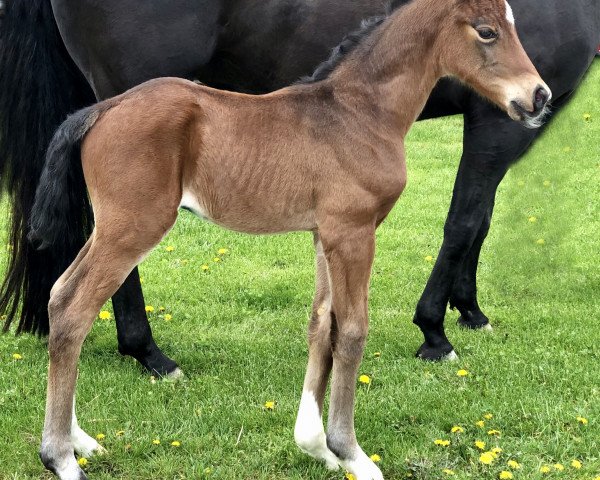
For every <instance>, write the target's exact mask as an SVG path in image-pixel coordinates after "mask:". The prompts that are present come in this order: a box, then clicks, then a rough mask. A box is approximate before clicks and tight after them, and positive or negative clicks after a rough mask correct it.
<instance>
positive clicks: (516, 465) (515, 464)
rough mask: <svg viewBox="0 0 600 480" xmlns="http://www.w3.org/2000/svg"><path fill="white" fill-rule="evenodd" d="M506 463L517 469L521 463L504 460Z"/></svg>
mask: <svg viewBox="0 0 600 480" xmlns="http://www.w3.org/2000/svg"><path fill="white" fill-rule="evenodd" d="M506 464H507V465H508V466H509V467H510V468H512V469H513V470H518V469H519V468H521V464H520V463H519V462H517V461H516V460H509V461H508V462H506Z"/></svg>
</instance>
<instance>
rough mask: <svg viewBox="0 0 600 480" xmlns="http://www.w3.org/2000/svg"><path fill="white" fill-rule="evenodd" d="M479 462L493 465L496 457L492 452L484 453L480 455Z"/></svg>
mask: <svg viewBox="0 0 600 480" xmlns="http://www.w3.org/2000/svg"><path fill="white" fill-rule="evenodd" d="M479 461H480V462H481V463H483V464H484V465H491V464H492V463H494V455H492V453H491V452H483V453H482V454H481V455H479Z"/></svg>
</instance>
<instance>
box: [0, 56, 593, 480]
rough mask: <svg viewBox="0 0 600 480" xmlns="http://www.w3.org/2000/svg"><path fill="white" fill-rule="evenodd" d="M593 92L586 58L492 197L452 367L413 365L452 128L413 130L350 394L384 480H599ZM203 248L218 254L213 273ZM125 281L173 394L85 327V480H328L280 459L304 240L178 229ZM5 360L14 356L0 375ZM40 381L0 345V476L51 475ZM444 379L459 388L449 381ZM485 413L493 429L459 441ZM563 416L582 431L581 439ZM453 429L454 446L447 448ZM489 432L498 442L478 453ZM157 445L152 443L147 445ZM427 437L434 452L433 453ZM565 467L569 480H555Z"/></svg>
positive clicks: (300, 343) (446, 190) (16, 343)
mask: <svg viewBox="0 0 600 480" xmlns="http://www.w3.org/2000/svg"><path fill="white" fill-rule="evenodd" d="M599 84H600V62H598V61H596V62H595V65H594V68H593V69H592V72H591V73H590V74H589V76H588V77H587V79H586V81H585V83H584V85H583V87H582V88H581V89H580V90H579V92H578V94H577V96H576V98H575V99H574V100H573V101H572V102H571V103H570V104H569V106H568V107H567V108H566V109H565V110H564V111H563V112H562V113H561V114H560V115H559V116H558V118H556V119H555V121H554V122H553V124H552V126H551V127H550V128H549V129H548V131H547V132H546V133H545V135H544V137H543V140H542V141H540V142H538V143H537V144H536V146H535V147H534V148H533V149H532V150H531V151H530V152H529V154H528V155H527V157H526V158H525V159H524V160H523V161H522V162H521V163H520V164H518V165H517V166H515V167H514V168H513V169H512V170H511V171H510V172H509V174H508V175H507V178H506V180H505V181H504V182H503V184H502V185H501V188H500V191H499V193H498V199H497V207H496V213H495V217H494V222H493V226H492V230H491V233H490V236H489V238H488V240H487V242H486V244H485V247H484V250H483V254H482V258H481V266H480V275H479V290H480V303H481V305H482V306H483V308H484V311H485V312H486V313H487V314H488V316H489V317H490V318H491V320H492V322H493V324H494V326H495V332H494V333H493V334H484V333H482V332H468V331H461V330H459V328H458V327H457V326H456V324H455V319H456V317H457V314H456V313H455V312H452V313H449V314H448V316H447V330H448V334H449V337H450V338H451V340H452V342H453V343H454V345H455V347H456V349H457V351H458V353H459V355H460V361H459V362H458V363H443V364H429V363H423V362H421V361H418V360H416V359H415V358H413V355H414V352H415V351H416V349H417V348H418V346H419V345H420V343H421V334H420V332H419V330H418V329H417V328H416V327H415V326H413V325H412V323H411V319H412V314H413V310H414V307H415V305H416V302H417V300H418V297H419V295H420V293H421V291H422V288H423V286H424V284H425V281H426V279H427V276H428V275H429V273H430V270H431V266H432V265H431V263H428V262H427V261H426V260H425V259H424V257H425V256H427V255H432V256H435V255H436V253H437V251H438V248H439V245H440V242H441V235H442V226H443V222H444V219H445V215H446V212H447V209H448V203H449V201H450V196H451V191H452V184H453V180H454V175H455V172H456V168H457V162H458V159H459V157H460V152H461V124H462V119H461V118H460V117H454V118H448V119H442V120H436V121H428V122H424V123H421V124H418V125H416V126H415V127H414V129H413V130H412V132H411V134H410V137H409V140H408V159H409V160H408V163H409V167H408V168H409V184H408V187H407V189H406V192H405V193H404V195H403V196H402V198H401V200H400V201H399V202H398V205H397V206H396V208H395V209H394V211H393V212H392V214H391V215H390V217H389V219H388V220H387V221H386V222H385V223H384V225H383V226H382V227H381V228H380V230H379V232H378V251H377V256H376V261H375V267H374V274H373V281H372V288H371V304H370V312H371V331H370V336H369V340H368V345H367V349H366V354H365V360H364V362H363V365H362V367H361V373H366V374H369V375H371V376H372V378H373V383H372V385H371V386H370V388H368V389H367V388H365V387H363V386H361V387H360V388H359V392H358V402H357V403H358V404H357V409H356V426H357V433H358V437H359V440H360V441H361V443H362V445H363V447H364V448H365V450H366V451H367V452H368V453H378V454H379V455H381V457H382V462H381V468H382V471H383V472H384V475H385V476H386V479H389V480H395V479H401V478H405V477H406V475H407V474H408V473H411V474H412V475H413V478H417V479H423V480H426V479H431V480H432V479H439V478H444V474H443V473H442V469H444V468H451V469H453V470H454V471H455V472H456V475H455V476H454V477H453V478H457V479H467V478H469V479H478V480H481V479H493V478H497V477H498V473H499V472H500V470H502V469H506V461H507V460H508V459H515V460H518V461H519V462H520V463H521V464H522V468H521V469H520V470H518V471H516V472H514V474H515V478H516V479H519V478H520V479H533V480H535V479H538V478H542V475H541V474H540V473H539V468H540V466H541V465H542V464H554V463H556V462H560V463H562V464H564V465H565V466H566V469H565V471H564V472H562V473H560V472H557V471H553V473H551V474H550V475H546V476H543V477H544V478H557V479H558V478H564V479H593V478H595V477H596V476H597V475H600V458H599V457H600V453H599V452H600V402H599V398H600V375H599V374H600V326H599V324H598V322H599V321H600V301H599V300H600V275H599V269H598V265H599V261H600V258H599V253H598V252H599V251H600V249H599V242H598V238H600V224H599V221H598V219H599V218H600V215H599V213H600V212H599V211H598V205H599V203H600V194H599V190H598V180H599V173H600V97H599V96H598V88H597V87H598V85H599ZM585 113H589V114H590V115H591V119H590V120H584V114H585ZM545 181H549V182H550V183H549V184H548V183H546V185H548V186H545V185H544V182H545ZM531 216H535V217H536V218H537V222H535V223H533V222H530V221H529V220H528V218H529V217H531ZM540 238H541V239H544V240H545V244H544V245H539V244H537V243H536V241H537V240H538V239H540ZM167 245H172V246H174V247H175V249H174V251H172V252H168V251H166V250H165V247H166V246H167ZM220 247H227V248H228V249H229V250H230V253H229V254H228V255H226V256H225V257H224V259H223V261H222V262H220V263H218V264H217V263H214V262H213V261H212V259H213V257H215V253H216V251H217V249H218V248H220ZM205 263H206V264H209V265H210V270H209V271H208V272H202V271H201V265H202V264H205ZM141 272H142V276H143V277H144V290H145V294H146V301H147V304H149V305H153V306H154V307H155V308H156V311H155V312H154V313H152V314H151V315H150V316H151V322H152V326H153V329H154V333H155V336H156V338H157V341H158V343H159V344H160V345H161V346H162V347H163V348H164V350H165V351H166V352H167V353H168V354H169V355H171V356H172V357H173V358H175V359H176V360H177V361H178V362H179V363H180V365H181V366H182V368H183V369H184V371H185V372H186V374H187V381H185V382H178V383H171V382H161V381H157V382H152V381H151V380H150V378H149V377H148V376H147V375H145V374H144V373H142V372H141V371H140V368H139V367H138V366H137V365H136V364H135V363H134V362H133V361H132V360H131V359H129V358H122V357H120V356H119V355H118V353H116V337H115V328H114V324H113V322H112V321H107V320H98V321H97V322H96V324H95V326H94V328H93V331H92V333H91V334H90V336H89V337H88V340H87V342H86V344H85V347H84V351H83V354H82V359H81V362H80V377H79V385H78V416H79V419H80V423H81V425H82V427H83V428H84V429H85V430H86V431H87V432H88V433H90V434H92V435H95V434H97V433H104V434H105V435H106V438H105V439H104V440H103V441H102V443H103V444H104V445H105V446H106V447H107V449H108V450H109V455H108V456H106V457H104V458H101V459H91V460H90V462H89V464H88V465H87V467H86V470H87V471H88V472H89V473H90V474H91V477H92V478H94V479H97V480H100V479H113V478H121V479H199V478H205V477H209V478H215V479H248V480H249V479H253V480H255V479H261V480H267V479H269V480H270V479H297V480H300V479H302V480H307V479H341V478H343V473H342V472H338V473H330V472H328V471H327V470H325V468H324V467H322V466H321V465H319V464H318V463H316V462H315V461H313V460H311V459H309V458H307V457H306V456H304V455H303V454H302V453H301V452H300V451H299V450H298V449H296V448H295V446H294V443H293V435H292V430H293V424H294V417H295V413H296V409H297V407H298V402H299V397H300V393H301V386H302V379H303V375H304V368H305V363H306V358H307V347H306V341H305V329H306V326H307V320H308V313H309V305H310V303H311V296H312V291H313V251H312V243H311V237H310V235H309V234H291V235H285V236H275V237H252V236H244V235H240V234H236V233H231V232H227V231H225V230H221V229H219V228H217V227H215V226H212V225H210V224H206V223H202V222H200V221H198V220H197V219H195V218H193V217H192V216H191V215H188V214H187V213H182V215H181V217H180V219H179V222H178V223H177V226H176V227H175V228H174V230H173V231H172V232H171V233H170V235H169V236H168V238H167V239H165V241H164V242H163V244H162V245H161V247H160V248H157V249H156V250H155V251H154V252H153V254H152V255H151V256H150V257H149V258H148V259H147V260H146V261H145V262H144V264H143V265H142V266H141ZM159 306H164V307H165V308H166V313H169V314H171V315H172V316H173V318H172V320H170V321H167V320H165V319H164V314H163V313H160V312H158V307H159ZM15 352H17V353H19V354H21V355H22V356H23V358H22V359H21V360H13V357H12V355H13V353H15ZM374 352H381V357H380V358H375V357H374V355H373V354H374ZM46 368H47V355H46V351H45V347H44V345H43V344H42V343H40V342H39V341H38V340H36V339H35V338H32V337H29V336H22V337H19V338H15V337H13V336H11V335H4V336H2V337H0V478H2V479H39V478H50V476H49V474H47V473H45V472H44V470H43V469H42V466H41V464H40V462H39V460H38V458H37V449H38V444H39V438H40V434H41V429H42V423H43V414H44V399H45V383H46V382H45V379H46ZM459 368H464V369H466V370H468V371H469V373H470V374H469V375H468V376H467V377H465V378H459V377H458V376H457V375H456V372H457V370H458V369H459ZM268 400H274V401H276V402H277V405H276V408H275V410H274V411H272V412H270V411H266V410H265V409H264V408H263V404H264V403H265V401H268ZM487 412H489V413H492V414H493V418H492V419H491V420H489V421H487V422H486V427H485V428H484V429H480V428H478V427H476V426H475V425H474V423H475V422H476V421H477V420H479V419H481V418H482V416H483V415H484V414H485V413H487ZM578 416H583V417H586V418H587V419H589V424H588V425H587V426H584V425H581V424H578V422H577V420H576V418H577V417H578ZM453 425H462V426H463V427H464V428H465V433H463V434H460V435H456V434H450V433H449V430H450V429H451V427H452V426H453ZM242 429H243V431H242ZM488 429H498V430H500V431H501V432H502V435H501V436H500V437H499V438H492V437H489V436H488V435H487V430H488ZM120 430H123V431H124V432H125V433H124V435H122V436H116V435H115V432H117V431H120ZM240 432H241V434H240ZM155 438H160V440H161V444H160V445H158V446H153V445H152V440H153V439H155ZM438 438H439V439H450V440H451V441H452V444H451V446H450V447H447V448H444V447H438V446H435V445H434V443H433V441H434V440H435V439H438ZM477 439H481V440H485V441H487V442H488V447H489V448H491V447H493V446H496V445H497V446H500V447H501V448H502V449H503V450H504V451H503V453H502V454H501V456H500V458H499V459H498V460H497V461H496V462H495V463H494V464H493V465H492V466H489V467H486V466H483V465H481V464H480V463H479V462H478V460H477V459H478V453H477V452H476V451H475V448H474V446H473V442H474V441H475V440H477ZM173 440H178V441H180V442H181V446H180V447H179V448H176V447H172V446H171V445H170V443H171V441H173ZM573 459H579V460H580V461H581V462H582V463H583V468H581V469H580V470H575V469H573V468H572V467H570V466H569V464H570V462H571V460H573ZM206 468H209V469H210V470H211V473H210V474H208V475H207V474H205V473H204V470H205V469H206Z"/></svg>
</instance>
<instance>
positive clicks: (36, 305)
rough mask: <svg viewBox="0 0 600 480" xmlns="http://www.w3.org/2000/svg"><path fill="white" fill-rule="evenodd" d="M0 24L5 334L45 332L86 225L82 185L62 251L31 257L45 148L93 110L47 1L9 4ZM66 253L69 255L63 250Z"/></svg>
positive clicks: (0, 290) (0, 299) (74, 190)
mask: <svg viewBox="0 0 600 480" xmlns="http://www.w3.org/2000/svg"><path fill="white" fill-rule="evenodd" d="M4 5H5V10H6V11H5V12H4V16H3V17H1V18H0V178H1V179H2V183H1V187H2V190H4V191H6V192H7V193H8V194H9V200H10V205H9V207H10V227H9V229H10V231H9V234H8V243H9V250H8V252H7V253H8V256H9V259H8V265H7V272H6V276H5V279H4V281H3V283H2V285H1V286H0V314H4V315H6V321H5V323H4V330H8V328H9V327H10V325H11V323H12V322H15V321H16V322H18V327H17V332H32V333H38V334H46V333H47V332H48V313H47V308H48V298H49V295H50V288H51V287H52V285H53V284H54V282H55V280H56V279H57V278H58V276H59V275H60V274H61V273H62V271H63V270H64V268H65V267H66V266H67V265H68V264H69V263H70V261H71V260H72V259H73V257H74V255H75V254H76V253H77V251H79V248H80V247H81V246H82V245H83V242H84V241H85V238H86V234H87V233H88V232H87V231H86V230H87V229H88V227H89V222H88V221H87V220H86V219H89V218H90V215H89V211H90V210H89V205H88V203H87V196H86V189H85V184H84V183H82V182H81V179H79V181H78V183H73V184H72V185H71V190H70V192H69V195H70V196H71V197H74V198H77V201H76V205H72V206H73V208H76V209H78V210H79V217H78V218H79V220H78V221H77V222H75V223H74V224H75V225H78V226H79V227H81V231H75V229H71V231H70V235H71V237H70V238H65V239H63V240H64V242H63V244H62V245H61V248H59V249H56V250H53V249H48V250H43V251H37V250H36V249H35V248H34V247H33V246H32V245H31V244H30V243H29V242H28V241H27V232H28V225H29V224H30V219H31V213H32V208H33V202H34V197H35V192H36V188H37V185H38V181H39V178H40V175H41V173H42V168H43V167H44V157H45V152H46V148H47V147H48V143H49V142H50V139H51V138H52V134H53V133H54V131H55V130H56V128H57V127H58V126H59V125H60V123H61V122H62V121H63V120H64V119H65V118H66V116H67V114H69V113H70V112H74V111H75V110H77V109H79V108H82V107H84V106H86V105H90V104H92V103H94V101H95V98H94V95H93V93H92V90H91V89H90V87H89V86H88V84H87V82H86V81H85V79H84V78H83V75H82V74H81V73H80V72H79V70H78V69H77V67H76V66H75V64H74V63H73V61H72V60H71V58H70V57H69V54H68V53H67V51H66V49H65V46H64V44H63V42H62V39H61V36H60V33H59V32H58V28H57V26H56V22H55V20H54V16H53V13H52V6H51V4H50V0H9V1H8V2H5V3H4ZM68 246H71V247H68Z"/></svg>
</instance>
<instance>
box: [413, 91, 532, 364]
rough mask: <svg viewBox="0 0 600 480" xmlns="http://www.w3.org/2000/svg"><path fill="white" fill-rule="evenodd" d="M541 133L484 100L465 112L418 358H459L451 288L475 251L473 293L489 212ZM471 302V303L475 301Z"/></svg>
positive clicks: (418, 315)
mask: <svg viewBox="0 0 600 480" xmlns="http://www.w3.org/2000/svg"><path fill="white" fill-rule="evenodd" d="M537 134H538V130H528V129H526V128H524V127H523V126H521V125H520V124H518V123H516V122H513V121H512V120H510V119H509V118H508V117H506V114H505V113H503V112H501V111H500V110H498V109H496V108H495V107H494V106H492V105H489V104H487V103H486V102H485V101H483V100H479V99H473V100H472V101H471V105H470V107H469V108H468V109H467V113H466V114H465V131H464V141H463V145H464V151H463V156H462V159H461V163H460V167H459V169H458V175H457V177H456V182H455V184H454V192H453V196H452V203H451V205H450V211H449V213H448V218H447V220H446V225H445V227H444V241H443V243H442V248H441V249H440V253H439V255H438V258H437V261H436V263H435V266H434V268H433V271H432V273H431V275H430V277H429V280H428V281H427V285H426V286H425V290H424V292H423V294H422V296H421V299H420V300H419V302H418V304H417V308H416V312H415V317H414V320H413V321H414V323H415V324H417V325H418V326H419V327H420V328H421V330H422V332H423V335H424V337H425V342H424V343H423V345H422V346H421V348H419V351H418V352H417V355H418V356H419V357H421V358H423V359H427V360H439V359H442V358H453V357H455V355H456V354H455V353H454V350H453V347H452V345H451V344H450V342H449V341H448V338H447V337H446V334H445V332H444V314H445V312H446V306H447V305H448V301H449V300H450V295H451V294H452V291H453V288H455V289H458V286H456V287H455V285H456V282H457V279H458V278H459V274H460V273H461V269H462V268H463V262H464V261H465V259H467V258H468V257H469V255H470V253H469V252H470V251H471V249H472V248H474V250H473V252H472V254H471V259H470V260H468V263H467V265H466V266H465V267H464V270H463V271H464V272H465V273H466V274H469V275H470V276H472V279H471V282H472V288H471V293H472V295H473V296H474V295H475V289H474V285H475V281H474V275H475V274H476V263H477V258H478V257H479V251H480V248H481V245H479V244H478V242H477V243H476V239H478V236H479V239H480V240H481V242H483V239H484V238H485V234H486V233H487V229H488V227H489V226H488V225H486V223H488V222H489V219H487V220H486V217H487V216H488V215H490V214H491V211H492V207H493V203H494V198H495V195H496V189H497V188H498V184H499V183H500V181H501V180H502V178H503V177H504V175H505V174H506V171H507V170H508V167H509V166H510V164H511V163H513V162H514V161H515V160H516V159H518V158H519V156H520V155H522V154H523V152H524V151H525V150H526V149H527V147H528V146H529V145H530V144H531V142H532V141H533V139H534V138H535V137H536V135H537ZM480 233H481V234H480ZM469 262H470V263H469ZM469 265H470V267H469ZM470 278H471V277H470ZM467 288H468V287H467ZM468 301H470V302H471V305H472V304H473V303H474V302H476V299H475V298H471V299H470V300H468Z"/></svg>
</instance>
